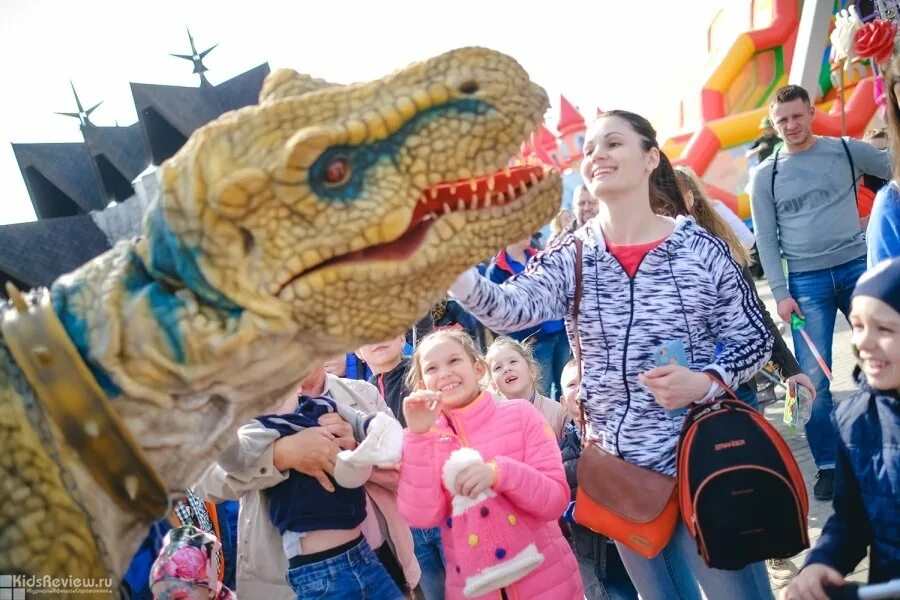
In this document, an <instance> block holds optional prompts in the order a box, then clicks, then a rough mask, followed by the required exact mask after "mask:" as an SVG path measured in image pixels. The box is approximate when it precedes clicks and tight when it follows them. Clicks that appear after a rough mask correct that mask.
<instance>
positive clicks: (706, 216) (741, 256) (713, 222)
mask: <svg viewBox="0 0 900 600" xmlns="http://www.w3.org/2000/svg"><path fill="white" fill-rule="evenodd" d="M675 179H676V180H677V181H678V187H679V189H680V190H681V193H682V194H684V195H687V193H688V192H690V193H691V195H692V196H693V197H694V205H693V206H692V207H691V209H690V214H691V216H693V217H694V218H695V219H697V224H698V225H700V227H702V228H703V229H705V230H707V231H708V232H710V233H711V234H713V235H714V236H716V237H717V238H719V239H720V240H722V241H723V242H725V243H726V244H727V245H728V248H729V249H730V250H731V255H732V256H733V257H734V260H735V262H737V264H739V265H741V266H742V267H746V266H747V265H749V264H750V253H749V252H747V249H746V248H744V245H743V244H741V242H740V240H739V239H738V237H737V235H735V233H734V230H733V229H732V228H731V225H729V224H728V223H726V222H725V219H723V218H722V217H720V216H719V213H717V212H716V209H715V208H714V207H713V205H712V203H711V202H710V201H709V199H708V198H707V197H706V194H704V193H703V184H702V183H700V178H699V177H697V174H696V173H695V172H694V170H693V169H692V168H690V167H684V166H678V167H675Z"/></svg>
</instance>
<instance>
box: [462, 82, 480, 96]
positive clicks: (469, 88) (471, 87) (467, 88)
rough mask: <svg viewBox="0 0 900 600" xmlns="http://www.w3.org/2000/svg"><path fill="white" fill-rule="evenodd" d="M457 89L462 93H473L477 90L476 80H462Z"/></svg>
mask: <svg viewBox="0 0 900 600" xmlns="http://www.w3.org/2000/svg"><path fill="white" fill-rule="evenodd" d="M459 91H460V92H461V93H463V94H474V93H475V92H477V91H478V82H477V81H472V80H469V81H464V82H463V83H461V84H460V85H459Z"/></svg>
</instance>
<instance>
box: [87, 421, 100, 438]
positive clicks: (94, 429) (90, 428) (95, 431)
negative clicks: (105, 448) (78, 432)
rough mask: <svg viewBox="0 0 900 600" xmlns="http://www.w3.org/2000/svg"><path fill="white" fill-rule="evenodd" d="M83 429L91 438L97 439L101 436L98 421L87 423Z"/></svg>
mask: <svg viewBox="0 0 900 600" xmlns="http://www.w3.org/2000/svg"><path fill="white" fill-rule="evenodd" d="M83 429H84V432H85V433H86V434H87V435H88V436H89V437H92V438H95V437H97V436H98V435H100V426H99V425H97V421H85V423H84V426H83Z"/></svg>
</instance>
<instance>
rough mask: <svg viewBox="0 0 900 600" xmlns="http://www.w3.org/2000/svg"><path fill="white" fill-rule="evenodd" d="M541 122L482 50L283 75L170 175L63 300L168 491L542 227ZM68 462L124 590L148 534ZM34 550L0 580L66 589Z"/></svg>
mask: <svg viewBox="0 0 900 600" xmlns="http://www.w3.org/2000/svg"><path fill="white" fill-rule="evenodd" d="M546 108H547V98H546V95H545V93H544V91H543V90H542V89H541V88H539V87H538V86H536V85H535V84H533V83H532V82H531V81H530V80H529V79H528V76H527V74H526V73H525V71H524V70H523V69H522V68H521V67H520V66H519V65H518V64H517V63H516V62H515V61H514V60H512V59H511V58H509V57H506V56H504V55H502V54H499V53H496V52H493V51H490V50H485V49H478V48H467V49H461V50H456V51H452V52H448V53H446V54H444V55H441V56H438V57H436V58H433V59H430V60H428V61H425V62H422V63H418V64H414V65H411V66H410V67H407V68H405V69H402V70H400V71H397V72H395V73H394V74H392V75H389V76H387V77H385V78H383V79H380V80H377V81H374V82H371V83H362V84H354V85H347V86H337V85H332V84H329V83H327V82H324V81H322V80H316V79H312V78H309V77H306V76H302V75H299V74H297V73H294V72H292V71H278V72H276V73H273V74H272V75H270V76H269V78H268V79H267V81H266V84H265V85H264V88H263V91H262V93H261V97H260V104H259V105H258V106H252V107H247V108H244V109H241V110H239V111H235V112H233V113H228V114H226V115H223V116H222V117H221V118H219V119H218V120H217V121H215V122H213V123H210V124H209V125H207V126H206V127H204V128H203V129H201V130H199V131H197V132H196V133H195V134H194V135H193V136H192V137H191V139H190V140H189V141H188V142H187V144H185V146H184V147H183V148H182V149H181V150H180V151H179V152H178V154H176V155H175V156H174V157H173V158H172V159H170V160H169V161H168V162H166V163H165V164H164V165H162V167H161V194H160V198H159V199H158V201H157V202H154V203H153V204H151V206H150V208H149V210H148V213H147V215H146V217H145V222H144V235H143V236H142V237H141V238H140V239H138V240H136V241H129V242H120V243H119V244H118V245H117V246H116V247H115V248H114V249H113V250H111V251H110V252H108V253H106V254H104V255H102V256H100V257H98V258H97V259H95V260H93V261H91V262H90V263H88V264H86V265H85V266H83V267H81V268H80V269H78V270H77V271H75V272H74V273H71V274H69V275H67V276H64V277H62V278H60V280H58V281H57V282H56V283H55V284H54V285H53V286H52V288H51V294H52V298H53V302H54V307H55V310H56V312H57V314H58V315H59V317H60V319H61V321H62V322H63V325H64V326H65V328H66V330H67V331H68V333H69V335H70V337H71V339H72V341H73V342H74V343H75V345H76V347H77V348H78V349H79V352H80V353H81V355H82V356H83V357H84V358H85V361H86V362H87V364H88V366H89V367H90V369H91V370H92V372H93V373H94V374H95V376H96V378H97V380H98V381H99V382H100V384H101V385H102V386H103V387H104V389H105V390H106V391H107V393H108V394H109V396H110V398H111V399H112V404H113V407H114V409H115V410H116V411H117V412H118V413H119V414H120V415H121V416H122V418H123V419H124V421H125V423H126V424H127V426H128V427H129V429H131V431H132V433H133V434H134V435H135V436H136V439H137V440H138V441H139V443H140V444H141V446H142V448H143V449H144V451H145V453H146V455H147V457H148V459H149V461H150V463H151V464H152V465H153V467H154V468H155V469H156V470H157V471H158V472H159V473H160V475H161V476H162V477H163V479H164V481H165V483H166V484H167V486H168V488H169V489H170V490H172V491H178V490H183V489H185V488H187V487H188V486H190V484H191V483H192V482H193V481H194V480H195V479H196V477H197V476H198V475H199V474H200V473H201V472H202V471H203V469H204V468H205V467H206V466H207V465H208V464H209V463H210V462H211V461H213V460H214V458H215V456H216V455H217V454H218V453H219V452H221V450H222V449H223V448H224V447H225V446H226V445H227V444H228V443H229V442H230V441H231V440H232V439H233V432H234V430H235V428H236V427H237V426H239V425H240V424H242V423H243V422H245V421H246V420H248V419H250V418H252V417H253V416H255V415H257V414H260V413H263V412H265V411H266V410H267V408H268V407H270V406H271V405H272V404H274V403H275V402H277V401H278V400H280V399H281V398H283V397H284V395H285V393H287V392H289V391H291V390H293V389H295V386H296V383H297V382H298V381H299V380H300V379H302V377H303V376H304V375H305V373H306V370H307V368H308V366H309V365H310V364H311V363H312V362H313V361H316V360H320V359H323V358H325V357H328V356H333V355H335V354H337V353H339V352H344V351H348V350H351V349H353V348H356V347H358V346H359V345H361V344H364V343H370V342H374V341H378V340H382V339H386V338H388V337H390V336H392V335H396V334H397V333H399V332H401V331H403V330H404V329H405V328H407V327H408V326H409V325H410V324H411V323H413V322H415V321H416V320H417V319H418V318H420V317H421V316H422V315H423V314H425V313H426V312H427V311H428V310H429V308H430V307H431V306H432V304H433V303H434V302H436V301H437V300H439V299H440V298H442V297H443V295H444V292H445V290H446V289H447V288H448V286H449V285H450V283H452V281H453V280H454V278H455V277H456V275H457V274H458V273H460V272H461V271H463V270H464V269H466V268H467V267H469V266H470V265H473V264H476V263H478V262H480V261H481V260H484V259H485V258H487V257H488V256H490V255H491V254H492V253H494V252H495V251H496V249H497V248H499V247H502V246H504V245H505V244H507V243H509V242H511V241H513V240H516V239H521V238H523V237H525V236H527V235H530V234H531V233H532V232H533V231H535V230H537V229H539V228H540V227H541V226H542V224H543V223H546V222H547V221H548V220H549V218H550V217H551V216H552V215H553V214H554V213H555V211H556V210H557V208H558V206H559V198H560V194H561V183H560V179H559V175H558V174H557V173H555V172H552V171H547V170H544V169H543V168H541V167H529V168H527V169H526V168H524V167H520V168H517V169H514V171H515V172H512V173H511V172H510V171H509V169H507V170H506V171H505V173H504V171H503V169H504V167H506V166H507V165H508V161H509V159H510V157H511V156H513V155H514V154H515V153H516V152H517V150H518V148H519V145H520V142H521V140H522V139H524V138H525V137H526V136H527V135H528V134H529V133H530V132H531V131H532V130H534V129H535V128H536V127H537V125H538V124H539V123H540V122H541V120H542V115H543V112H544V111H545V109H546ZM498 170H500V172H499V173H497V174H496V176H495V175H492V174H493V173H495V172H497V171H498ZM445 202H446V203H445ZM10 368H11V367H10V365H9V363H8V362H5V363H2V364H0V390H2V391H0V403H3V404H0V410H3V411H6V410H8V405H9V404H10V403H13V404H14V399H15V398H16V397H20V396H21V394H20V393H19V392H18V391H15V390H14V391H12V392H10V386H11V383H10V382H12V381H13V380H14V379H15V378H16V375H15V374H14V373H12V372H10V370H9V369H10ZM12 410H18V409H12ZM0 414H5V412H4V413H0ZM23 435H24V434H23ZM7 440H10V441H7ZM22 444H24V445H26V446H28V447H29V448H32V447H33V441H32V442H29V441H28V440H27V439H26V438H24V437H22V436H18V437H14V438H3V441H2V446H0V456H3V455H5V454H8V453H9V452H10V451H13V450H15V449H16V446H17V445H22ZM10 445H11V446H12V447H10ZM63 454H64V456H63V457H62V458H61V459H60V460H61V461H62V463H63V464H62V467H63V470H64V471H67V472H69V471H70V472H72V474H73V475H72V476H73V477H74V478H75V479H76V480H77V486H78V488H79V489H80V490H82V491H83V492H84V493H83V496H84V503H85V505H86V507H85V511H86V513H87V515H88V516H89V517H92V518H93V523H94V528H95V530H97V531H96V533H97V535H98V536H99V538H100V540H101V543H102V545H104V546H106V547H107V548H109V553H110V555H111V558H112V562H113V570H114V571H115V575H121V573H122V572H123V571H124V568H125V566H126V565H127V561H128V560H129V559H130V557H131V555H132V553H133V551H134V549H135V548H136V546H137V544H138V543H139V541H140V539H141V537H142V536H143V534H144V533H145V532H146V525H147V524H146V523H142V522H141V521H140V520H138V519H136V518H135V517H134V516H133V515H127V514H119V511H117V510H116V509H115V508H113V507H112V505H111V503H110V500H109V499H108V498H106V497H104V496H103V495H102V493H100V492H99V491H97V488H96V486H95V485H94V484H93V482H92V481H91V480H90V479H89V477H88V476H87V475H86V474H85V472H84V471H83V469H82V468H80V467H79V465H78V462H77V457H73V456H68V457H66V456H65V453H63ZM3 475H4V476H5V477H7V478H8V479H11V480H12V481H13V482H14V483H10V484H9V485H11V486H15V485H20V486H21V485H27V486H29V494H28V495H29V497H32V496H42V494H43V492H41V491H40V489H39V488H34V487H30V484H29V483H27V482H26V481H25V480H23V479H22V478H21V476H20V475H17V474H16V472H15V471H11V470H6V469H5V472H4V473H3ZM39 504H40V506H39ZM33 506H34V507H35V508H34V510H30V509H29V511H26V513H27V514H26V516H24V517H23V516H22V514H21V512H19V511H18V509H17V512H16V515H15V516H14V518H12V519H11V520H10V517H11V515H8V516H7V520H6V521H4V524H3V529H2V531H0V539H4V537H2V536H6V535H16V531H18V530H19V529H21V531H22V532H28V531H31V530H29V529H25V528H24V525H23V524H24V523H25V522H26V519H39V518H41V517H40V515H44V514H45V508H44V507H45V506H46V504H41V503H40V502H34V503H33ZM101 516H102V519H101V518H100V517H101ZM22 537H23V539H24V540H25V541H24V543H26V544H37V543H38V542H37V540H35V539H33V538H32V537H30V535H26V534H24V533H23V535H22ZM34 548H35V550H34V553H35V554H36V555H38V556H44V557H45V558H46V560H45V561H44V562H41V561H37V562H34V561H31V562H27V563H25V562H22V560H20V556H19V554H17V553H14V552H11V550H10V548H9V547H7V546H5V545H2V546H0V572H5V573H9V572H25V573H35V574H44V573H50V574H54V575H67V574H71V573H60V572H59V569H60V568H62V566H61V565H59V564H58V563H57V562H53V560H51V558H50V557H49V554H48V553H47V552H43V551H40V550H37V545H35V546H34ZM85 552H88V551H87V550H85ZM92 564H93V563H92ZM65 568H66V569H68V568H70V566H69V565H66V566H65Z"/></svg>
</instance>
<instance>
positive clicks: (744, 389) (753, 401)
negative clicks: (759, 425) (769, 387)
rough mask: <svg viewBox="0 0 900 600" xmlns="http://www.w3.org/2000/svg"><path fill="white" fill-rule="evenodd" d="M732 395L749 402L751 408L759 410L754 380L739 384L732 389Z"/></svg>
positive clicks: (746, 402)
mask: <svg viewBox="0 0 900 600" xmlns="http://www.w3.org/2000/svg"><path fill="white" fill-rule="evenodd" d="M734 395H735V396H737V397H738V400H740V401H742V402H744V403H745V404H749V405H750V408H752V409H753V410H755V411H759V398H758V397H757V396H756V382H755V381H754V380H753V379H751V380H750V381H746V382H744V383H742V384H741V385H739V386H738V387H737V389H736V390H734Z"/></svg>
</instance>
